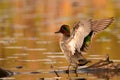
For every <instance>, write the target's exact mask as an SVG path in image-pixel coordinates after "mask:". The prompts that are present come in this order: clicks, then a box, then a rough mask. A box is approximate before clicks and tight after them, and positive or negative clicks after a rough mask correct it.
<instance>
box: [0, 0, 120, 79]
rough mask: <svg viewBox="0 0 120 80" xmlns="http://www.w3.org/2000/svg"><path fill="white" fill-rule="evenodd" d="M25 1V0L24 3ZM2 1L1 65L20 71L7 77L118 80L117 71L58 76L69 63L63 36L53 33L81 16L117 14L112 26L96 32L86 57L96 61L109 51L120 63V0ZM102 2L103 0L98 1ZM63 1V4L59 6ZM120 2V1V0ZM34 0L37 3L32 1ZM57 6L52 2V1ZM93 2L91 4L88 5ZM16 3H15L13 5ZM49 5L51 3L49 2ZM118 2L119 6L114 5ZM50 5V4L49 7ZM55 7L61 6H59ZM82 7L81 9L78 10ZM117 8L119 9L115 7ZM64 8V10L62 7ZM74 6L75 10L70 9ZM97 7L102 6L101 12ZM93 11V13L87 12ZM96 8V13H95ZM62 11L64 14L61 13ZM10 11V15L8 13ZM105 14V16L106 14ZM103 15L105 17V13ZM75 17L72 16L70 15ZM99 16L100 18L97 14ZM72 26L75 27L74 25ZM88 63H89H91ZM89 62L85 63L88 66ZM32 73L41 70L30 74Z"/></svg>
mask: <svg viewBox="0 0 120 80" xmlns="http://www.w3.org/2000/svg"><path fill="white" fill-rule="evenodd" d="M24 1H25V2H24ZM24 1H23V0H16V1H15V0H11V2H9V1H8V0H1V1H0V4H3V5H1V6H0V8H1V13H0V16H1V19H0V68H3V69H7V70H11V71H13V72H20V73H21V74H16V75H13V76H11V77H6V78H4V79H5V80H25V79H28V80H59V79H60V80H109V79H110V80H119V79H120V76H118V75H117V74H112V75H110V74H108V75H106V74H104V75H101V74H98V75H97V74H87V73H85V74H83V73H79V74H78V77H76V75H75V74H74V73H71V74H70V76H68V74H66V73H60V77H57V76H56V74H54V73H48V72H49V71H51V70H53V69H52V68H51V65H54V68H55V70H65V69H67V67H68V63H67V61H66V60H65V57H64V55H63V53H62V52H61V50H60V47H59V41H60V37H61V35H56V34H54V32H55V31H57V30H58V29H59V27H60V26H61V25H62V24H69V25H71V26H72V25H73V24H74V22H75V21H77V20H78V19H79V18H84V17H85V18H91V16H92V15H95V16H92V17H93V18H103V17H111V16H114V17H115V21H114V23H113V24H112V25H111V26H110V28H108V29H106V30H105V31H103V32H101V33H99V34H98V35H96V37H95V38H94V39H93V41H92V44H91V45H90V47H89V49H88V51H87V52H86V53H85V54H84V56H85V57H86V58H88V59H90V60H91V61H92V62H93V63H94V62H96V61H98V60H100V59H104V57H105V55H106V54H108V55H109V56H110V59H111V60H113V61H114V62H116V63H119V64H120V50H119V49H120V27H119V26H120V24H119V22H120V21H119V20H120V19H119V14H120V12H119V7H118V6H119V5H118V4H119V3H117V1H118V0H115V1H116V2H115V1H113V0H110V1H112V2H107V0H102V1H103V2H101V3H98V2H96V1H95V0H92V2H90V1H88V2H87V0H81V1H82V2H81V3H79V1H78V0H73V1H71V0H65V1H64V0H61V2H60V1H59V0H56V1H57V2H56V1H55V0H53V1H52V2H53V3H52V2H51V1H49V0H45V1H42V0H40V1H39V0H36V2H34V0H30V1H27V0H24ZM98 1H99V2H100V1H101V0H98ZM58 2H60V4H61V6H57V4H58ZM118 2H119V1H118ZM32 3H34V5H33V4H32ZM49 3H51V4H54V5H51V4H49ZM90 3H93V6H92V7H95V6H97V5H95V3H96V4H99V6H97V7H96V8H92V7H90V8H89V7H88V4H89V6H90ZM13 4H14V5H13ZM47 4H48V5H47ZM113 4H115V5H116V6H113ZM46 5H47V6H46ZM100 5H106V7H109V8H105V9H106V10H108V13H109V15H108V13H107V12H106V13H102V9H103V8H100ZM56 7H57V8H58V9H56ZM79 8H81V9H80V10H79ZM113 8H114V9H116V10H118V12H116V11H115V10H114V9H113ZM59 9H63V10H59ZM72 9H74V10H73V11H71V10H72ZM97 9H100V12H99V14H98V12H97ZM88 10H90V13H89V12H87V11H88ZM92 11H93V12H92ZM62 12H63V13H62ZM8 13H10V14H8ZM104 14H105V15H104ZM103 15H104V16H103ZM71 16H72V17H71ZM97 16H98V17H97ZM71 28H72V27H71ZM88 65H89V64H88ZM88 65H86V66H88ZM30 72H40V73H34V74H31V73H30Z"/></svg>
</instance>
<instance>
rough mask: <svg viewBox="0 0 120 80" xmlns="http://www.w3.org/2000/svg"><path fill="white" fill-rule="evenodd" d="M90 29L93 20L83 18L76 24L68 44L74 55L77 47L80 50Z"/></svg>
mask: <svg viewBox="0 0 120 80" xmlns="http://www.w3.org/2000/svg"><path fill="white" fill-rule="evenodd" d="M90 31H91V22H90V21H89V20H82V21H79V22H78V23H77V24H76V26H75V27H74V28H73V33H72V34H71V37H70V38H69V39H68V45H69V47H70V50H71V52H72V55H74V53H75V50H76V49H77V51H78V52H80V47H81V46H82V45H83V41H84V38H85V37H86V36H87V35H88V34H89V33H90Z"/></svg>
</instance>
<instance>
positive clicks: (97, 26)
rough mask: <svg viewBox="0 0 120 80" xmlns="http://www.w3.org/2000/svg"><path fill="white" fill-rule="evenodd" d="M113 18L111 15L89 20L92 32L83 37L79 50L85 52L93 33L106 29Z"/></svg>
mask: <svg viewBox="0 0 120 80" xmlns="http://www.w3.org/2000/svg"><path fill="white" fill-rule="evenodd" d="M113 20H114V19H113V17H112V18H107V19H101V20H96V21H93V20H91V26H92V32H91V33H90V34H89V35H87V36H86V37H85V38H84V41H83V45H82V47H81V48H80V50H81V51H83V52H85V51H86V50H87V49H88V47H89V45H90V43H91V40H92V37H93V34H97V33H98V32H101V31H102V30H104V29H106V28H107V27H108V26H109V25H110V24H111V23H112V22H113Z"/></svg>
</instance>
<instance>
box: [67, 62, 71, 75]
mask: <svg viewBox="0 0 120 80" xmlns="http://www.w3.org/2000/svg"><path fill="white" fill-rule="evenodd" d="M70 66H71V63H70V64H69V66H68V69H67V73H68V75H69V73H70Z"/></svg>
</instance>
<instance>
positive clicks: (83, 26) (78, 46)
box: [56, 18, 113, 66]
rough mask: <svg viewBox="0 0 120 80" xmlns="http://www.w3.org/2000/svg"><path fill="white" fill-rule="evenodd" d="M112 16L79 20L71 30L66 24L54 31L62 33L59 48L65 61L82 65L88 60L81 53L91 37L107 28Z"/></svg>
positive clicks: (85, 48)
mask: <svg viewBox="0 0 120 80" xmlns="http://www.w3.org/2000/svg"><path fill="white" fill-rule="evenodd" d="M112 21H113V18H107V19H101V20H92V19H89V20H81V21H78V22H77V23H76V24H75V26H74V27H73V30H72V32H70V28H69V26H68V25H62V26H61V28H60V30H59V31H57V32H56V33H62V34H63V36H62V39H61V41H60V48H61V50H62V52H63V53H64V55H65V57H66V59H67V61H68V62H69V63H70V64H72V65H75V66H76V65H77V66H83V65H85V64H87V63H88V62H90V61H89V60H87V59H86V58H85V57H84V56H83V55H82V52H85V51H86V50H87V48H88V46H89V44H90V42H91V40H92V37H93V36H94V35H95V34H96V33H98V32H101V31H102V30H104V29H105V28H107V27H108V26H109V25H110V24H111V23H112Z"/></svg>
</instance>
